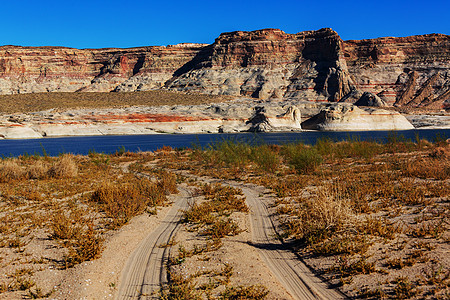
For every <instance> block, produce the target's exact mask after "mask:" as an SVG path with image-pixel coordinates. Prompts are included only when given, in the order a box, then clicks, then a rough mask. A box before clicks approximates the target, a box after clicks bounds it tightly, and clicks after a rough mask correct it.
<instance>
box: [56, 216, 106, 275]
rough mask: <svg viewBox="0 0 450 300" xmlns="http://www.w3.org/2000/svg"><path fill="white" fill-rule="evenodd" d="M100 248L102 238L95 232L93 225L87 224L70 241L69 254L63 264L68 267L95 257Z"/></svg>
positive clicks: (100, 250)
mask: <svg viewBox="0 0 450 300" xmlns="http://www.w3.org/2000/svg"><path fill="white" fill-rule="evenodd" d="M102 250H103V238H102V237H101V236H100V235H99V234H96V233H95V230H94V227H93V225H92V224H89V225H88V227H87V228H86V229H85V230H84V231H83V232H81V233H80V234H79V235H78V236H77V238H76V239H75V240H74V241H73V242H72V244H71V247H70V248H69V254H68V255H67V256H66V258H65V266H66V268H70V267H73V266H74V265H77V264H79V263H82V262H84V261H87V260H92V259H96V258H98V257H99V256H100V253H101V252H102Z"/></svg>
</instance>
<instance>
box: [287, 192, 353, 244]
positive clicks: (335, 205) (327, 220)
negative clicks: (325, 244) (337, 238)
mask: <svg viewBox="0 0 450 300" xmlns="http://www.w3.org/2000/svg"><path fill="white" fill-rule="evenodd" d="M352 220H353V214H352V211H351V205H350V202H349V201H348V200H346V199H343V198H341V195H340V194H339V193H338V192H337V191H336V189H335V188H334V187H333V186H328V187H324V188H322V189H320V190H319V192H318V194H317V198H315V199H314V198H313V199H308V200H306V201H304V202H303V203H302V206H301V208H300V209H299V210H297V216H296V218H295V219H292V220H291V221H288V222H287V223H286V224H285V226H286V229H287V233H288V234H289V235H292V236H294V237H295V238H297V239H300V240H303V241H304V242H306V243H307V244H309V245H312V244H315V243H318V242H321V241H323V240H325V239H327V238H329V237H330V236H331V235H332V234H334V233H336V232H341V231H343V230H344V229H347V228H349V227H350V225H351V223H352Z"/></svg>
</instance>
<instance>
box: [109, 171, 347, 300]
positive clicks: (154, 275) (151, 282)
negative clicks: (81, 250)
mask: <svg viewBox="0 0 450 300" xmlns="http://www.w3.org/2000/svg"><path fill="white" fill-rule="evenodd" d="M198 179H199V180H202V181H207V182H212V181H215V180H210V179H205V178H198ZM220 182H221V183H222V184H227V185H230V186H233V187H237V188H240V189H242V191H243V193H244V196H245V197H246V201H247V204H248V206H249V208H250V211H251V212H250V219H251V233H252V245H253V246H254V247H256V248H258V249H259V252H260V255H261V257H262V259H263V261H264V263H265V264H266V265H267V266H268V267H269V269H270V270H271V272H272V273H273V274H274V275H275V276H276V278H277V279H278V280H279V282H280V283H281V284H282V285H283V286H284V288H285V289H286V291H287V292H288V293H289V294H290V295H291V296H292V299H345V296H344V295H342V294H341V293H339V292H338V291H336V290H334V289H331V288H329V287H328V285H327V284H326V283H325V282H323V281H322V280H321V279H320V278H318V277H317V276H315V275H314V274H313V273H312V272H311V270H310V269H309V268H308V267H307V266H306V265H305V264H303V263H302V262H301V260H299V258H298V257H297V256H296V255H295V254H294V253H293V252H291V251H290V250H289V249H288V248H287V247H286V246H285V245H284V244H283V243H281V242H280V240H279V239H278V238H277V237H276V236H277V235H276V231H275V228H274V225H273V223H272V221H271V219H270V215H269V211H268V209H267V203H268V201H270V199H269V197H270V196H268V195H264V190H265V189H264V187H260V186H256V185H251V184H243V183H239V182H233V181H227V182H223V181H220ZM180 192H181V194H180V197H178V199H177V201H176V202H175V203H174V204H173V207H172V208H171V210H170V211H169V213H168V214H167V216H166V218H165V219H164V221H163V222H162V223H161V225H160V226H159V227H158V228H156V229H155V230H154V231H153V232H152V233H151V234H150V235H148V236H147V238H146V239H145V240H144V241H142V243H141V244H140V246H139V247H138V248H137V249H136V250H135V251H134V252H133V254H132V255H131V257H130V258H129V260H128V262H127V264H126V267H125V269H124V270H123V272H122V277H121V280H120V284H119V290H118V294H117V297H116V299H153V298H157V295H155V292H157V291H158V290H159V289H160V287H161V284H163V283H165V282H167V277H166V276H167V275H166V274H167V272H166V268H165V266H166V262H167V259H168V255H169V248H162V247H160V245H162V244H166V243H168V242H169V241H170V240H171V238H172V237H173V236H174V235H175V232H176V230H177V226H178V221H179V219H180V217H181V214H182V212H181V210H182V209H185V208H187V206H188V199H189V192H188V190H187V189H180ZM268 288H270V287H268Z"/></svg>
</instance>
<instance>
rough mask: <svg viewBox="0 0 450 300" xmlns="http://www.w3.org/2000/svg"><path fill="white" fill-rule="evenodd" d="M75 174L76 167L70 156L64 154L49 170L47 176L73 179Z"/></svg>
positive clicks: (76, 171)
mask: <svg viewBox="0 0 450 300" xmlns="http://www.w3.org/2000/svg"><path fill="white" fill-rule="evenodd" d="M77 174H78V166H77V164H76V162H75V161H74V159H73V155H71V154H65V155H62V156H61V157H59V159H58V160H57V161H56V162H54V163H53V165H52V167H51V168H50V170H49V175H50V176H52V177H55V178H68V177H75V176H77Z"/></svg>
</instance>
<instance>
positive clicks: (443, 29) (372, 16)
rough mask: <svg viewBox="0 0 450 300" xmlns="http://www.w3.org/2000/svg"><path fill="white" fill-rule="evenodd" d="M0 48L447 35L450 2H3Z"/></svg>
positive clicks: (82, 0) (449, 32) (393, 0)
mask: <svg viewBox="0 0 450 300" xmlns="http://www.w3.org/2000/svg"><path fill="white" fill-rule="evenodd" d="M0 9H1V15H0V16H1V17H0V45H21V46H66V47H74V48H102V47H122V48H125V47H136V46H153V45H167V44H176V43H182V42H195V43H212V42H214V39H215V38H216V37H217V36H219V34H220V33H221V32H227V31H235V30H256V29H262V28H279V29H281V30H283V31H285V32H287V33H296V32H300V31H304V30H317V29H320V28H323V27H331V28H333V29H334V30H336V31H337V32H338V33H339V34H340V36H341V37H342V38H343V39H344V40H348V39H363V38H376V37H381V36H408V35H416V34H425V33H444V34H450V0H438V1H433V0H429V1H424V0H421V1H418V0H408V1H405V0H399V1H396V0H390V1H386V0H377V1H367V0H360V1H346V0H343V1H331V0H323V1H317V0H309V1H303V0H298V1H294V0H278V1H277V0H272V1H268V0H260V1H255V0H250V1H246V0H240V1H237V0H229V1H214V0H210V1H203V0H202V1H195V0H185V1H180V0H171V1H167V0H159V1H144V0H128V1H125V0H123V1H118V0H108V1H106V0H90V1H87V0H72V1H67V0H59V1H54V0H40V1H39V0H36V1H31V0H3V1H2V3H1V6H0Z"/></svg>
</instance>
